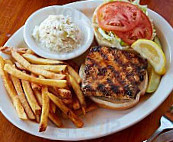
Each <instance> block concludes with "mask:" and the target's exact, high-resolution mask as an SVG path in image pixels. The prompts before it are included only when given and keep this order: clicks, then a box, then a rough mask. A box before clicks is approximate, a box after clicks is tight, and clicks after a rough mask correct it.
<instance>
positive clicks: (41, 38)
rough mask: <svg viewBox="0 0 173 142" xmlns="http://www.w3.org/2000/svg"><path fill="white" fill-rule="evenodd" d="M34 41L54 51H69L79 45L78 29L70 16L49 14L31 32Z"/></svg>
mask: <svg viewBox="0 0 173 142" xmlns="http://www.w3.org/2000/svg"><path fill="white" fill-rule="evenodd" d="M32 36H33V38H34V39H35V41H36V42H38V43H40V45H41V47H44V48H46V49H48V50H50V51H53V52H55V53H62V52H70V51H72V50H74V49H76V48H78V47H79V45H80V40H81V38H80V29H79V27H78V26H77V24H75V23H74V22H73V21H72V19H71V17H69V16H63V15H49V16H48V18H46V19H45V20H44V21H43V22H42V23H41V24H40V25H39V26H35V28H34V30H33V34H32Z"/></svg>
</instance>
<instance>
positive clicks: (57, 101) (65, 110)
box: [47, 92, 83, 128]
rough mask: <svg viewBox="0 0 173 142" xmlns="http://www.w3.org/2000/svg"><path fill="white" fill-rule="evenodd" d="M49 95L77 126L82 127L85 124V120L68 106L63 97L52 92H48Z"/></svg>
mask: <svg viewBox="0 0 173 142" xmlns="http://www.w3.org/2000/svg"><path fill="white" fill-rule="evenodd" d="M47 95H48V96H49V98H50V99H51V100H52V101H53V102H54V103H55V104H56V105H57V106H58V108H59V109H60V110H61V111H62V112H64V113H65V114H66V115H67V116H68V118H69V119H70V120H71V121H72V122H73V123H74V124H75V125H76V127H79V128H81V127H82V126H83V122H82V121H81V119H80V118H79V117H78V116H77V115H75V114H74V113H73V112H72V111H71V110H70V109H69V108H68V107H66V106H65V105H64V103H63V102H62V101H61V99H59V98H58V97H56V96H54V95H53V94H52V93H50V92H48V94H47Z"/></svg>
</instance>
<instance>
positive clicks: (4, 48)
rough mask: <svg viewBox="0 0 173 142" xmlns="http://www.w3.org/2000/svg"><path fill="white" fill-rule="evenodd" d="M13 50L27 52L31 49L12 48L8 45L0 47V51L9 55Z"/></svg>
mask: <svg viewBox="0 0 173 142" xmlns="http://www.w3.org/2000/svg"><path fill="white" fill-rule="evenodd" d="M12 50H14V51H16V52H18V53H26V52H27V50H29V49H28V48H12V47H6V46H1V47H0V51H1V52H3V53H5V54H8V55H10V54H11V51H12Z"/></svg>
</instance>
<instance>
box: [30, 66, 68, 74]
mask: <svg viewBox="0 0 173 142" xmlns="http://www.w3.org/2000/svg"><path fill="white" fill-rule="evenodd" d="M32 66H33V67H37V68H41V69H44V70H47V71H52V72H55V73H62V72H65V70H66V67H67V65H32Z"/></svg>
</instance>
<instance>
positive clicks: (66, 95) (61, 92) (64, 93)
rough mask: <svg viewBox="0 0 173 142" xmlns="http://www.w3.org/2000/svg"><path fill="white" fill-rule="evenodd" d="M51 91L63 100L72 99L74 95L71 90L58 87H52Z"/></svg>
mask: <svg viewBox="0 0 173 142" xmlns="http://www.w3.org/2000/svg"><path fill="white" fill-rule="evenodd" d="M50 91H51V92H52V93H53V94H55V95H56V96H58V97H59V98H62V99H72V94H71V91H70V90H67V89H60V88H57V87H51V88H50Z"/></svg>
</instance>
